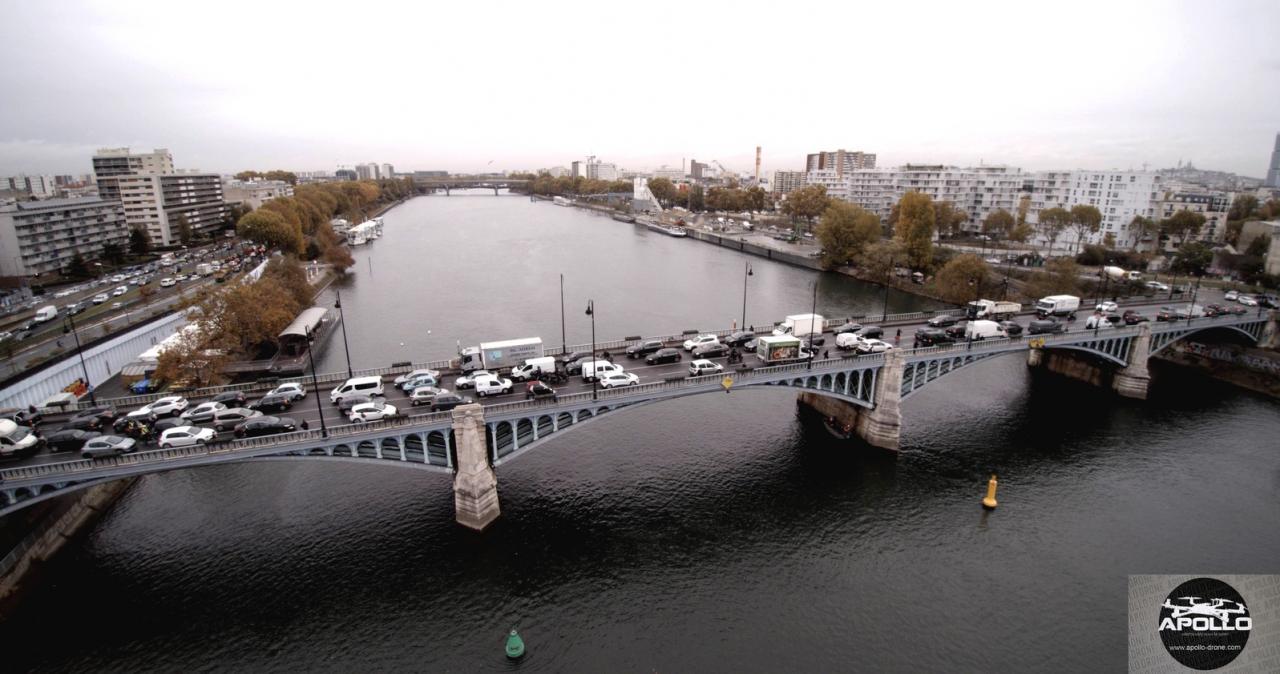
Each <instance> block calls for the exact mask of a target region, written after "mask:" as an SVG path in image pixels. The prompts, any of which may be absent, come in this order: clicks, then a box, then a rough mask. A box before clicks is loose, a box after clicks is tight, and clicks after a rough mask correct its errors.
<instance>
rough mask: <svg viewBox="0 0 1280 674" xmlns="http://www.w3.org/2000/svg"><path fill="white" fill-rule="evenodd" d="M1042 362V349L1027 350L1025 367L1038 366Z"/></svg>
mask: <svg viewBox="0 0 1280 674" xmlns="http://www.w3.org/2000/svg"><path fill="white" fill-rule="evenodd" d="M1043 362H1044V349H1028V350H1027V367H1039V366H1040V364H1041V363H1043Z"/></svg>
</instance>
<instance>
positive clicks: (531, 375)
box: [511, 356, 556, 381]
mask: <svg viewBox="0 0 1280 674" xmlns="http://www.w3.org/2000/svg"><path fill="white" fill-rule="evenodd" d="M555 373H556V359H555V358H554V357H552V356H544V357H542V358H530V359H529V360H526V361H525V362H524V364H523V365H517V366H515V367H513V368H511V378H512V379H514V380H516V381H524V380H526V379H537V378H538V377H540V376H542V375H544V374H555Z"/></svg>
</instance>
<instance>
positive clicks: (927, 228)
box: [894, 192, 935, 271]
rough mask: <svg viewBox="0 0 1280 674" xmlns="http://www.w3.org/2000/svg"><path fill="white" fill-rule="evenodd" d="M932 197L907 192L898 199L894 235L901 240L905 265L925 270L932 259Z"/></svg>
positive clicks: (917, 269) (921, 193)
mask: <svg viewBox="0 0 1280 674" xmlns="http://www.w3.org/2000/svg"><path fill="white" fill-rule="evenodd" d="M934 216H935V213H934V209H933V199H932V198H930V197H929V195H928V194H925V193H923V192H907V193H906V194H904V195H902V198H901V199H899V200H898V222H897V224H896V225H895V226H894V230H895V231H894V236H895V237H896V238H897V239H898V241H900V242H902V246H903V249H904V252H905V253H906V257H907V259H906V263H907V266H909V267H911V268H912V269H914V270H916V271H925V270H927V269H928V268H929V264H930V263H931V262H932V261H933V229H934Z"/></svg>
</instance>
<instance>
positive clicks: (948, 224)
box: [933, 201, 969, 237]
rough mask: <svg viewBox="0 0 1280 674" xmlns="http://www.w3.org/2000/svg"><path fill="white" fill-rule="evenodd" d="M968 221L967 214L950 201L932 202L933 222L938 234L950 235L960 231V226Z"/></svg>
mask: <svg viewBox="0 0 1280 674" xmlns="http://www.w3.org/2000/svg"><path fill="white" fill-rule="evenodd" d="M968 221H969V214H968V213H966V212H965V211H964V210H963V209H960V208H956V205H955V204H954V203H952V202H950V201H935V202H933V222H934V227H935V228H936V229H937V230H938V235H939V236H943V237H951V236H955V235H957V234H959V233H960V232H961V227H962V226H963V225H964V223H966V222H968Z"/></svg>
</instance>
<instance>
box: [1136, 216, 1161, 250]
mask: <svg viewBox="0 0 1280 674" xmlns="http://www.w3.org/2000/svg"><path fill="white" fill-rule="evenodd" d="M1129 231H1130V232H1131V233H1132V234H1133V247H1134V250H1137V248H1138V246H1139V245H1140V244H1141V243H1142V242H1143V241H1146V240H1147V239H1152V240H1156V238H1157V237H1159V236H1160V223H1158V222H1156V221H1155V220H1152V219H1151V218H1144V217H1142V216H1141V215H1135V216H1133V220H1130V221H1129ZM1159 247H1160V245H1159V241H1156V245H1155V248H1159Z"/></svg>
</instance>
